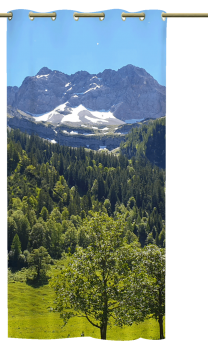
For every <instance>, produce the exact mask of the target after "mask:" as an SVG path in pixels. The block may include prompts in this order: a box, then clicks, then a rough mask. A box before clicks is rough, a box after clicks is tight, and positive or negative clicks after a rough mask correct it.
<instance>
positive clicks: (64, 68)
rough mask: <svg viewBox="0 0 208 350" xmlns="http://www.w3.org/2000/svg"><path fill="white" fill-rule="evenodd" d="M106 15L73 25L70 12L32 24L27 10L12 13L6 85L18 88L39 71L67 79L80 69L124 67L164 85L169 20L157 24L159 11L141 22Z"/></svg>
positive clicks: (95, 70)
mask: <svg viewBox="0 0 208 350" xmlns="http://www.w3.org/2000/svg"><path fill="white" fill-rule="evenodd" d="M100 12H101V11H100ZM104 12H105V19H104V21H100V20H99V19H98V18H80V19H79V21H75V20H74V19H73V13H74V11H69V10H61V11H56V13H57V18H56V20H55V21H52V20H51V19H50V18H35V20H34V21H31V20H30V19H29V17H28V14H29V10H15V11H13V19H12V20H11V21H8V22H7V85H8V86H14V85H16V86H18V87H19V86H20V85H21V84H22V81H23V80H24V78H25V77H26V76H33V75H36V74H37V72H38V71H39V70H40V69H41V68H42V67H48V68H50V69H52V70H59V71H61V72H63V73H67V74H73V73H75V72H77V71H79V70H86V71H88V72H89V73H95V74H97V73H99V72H102V71H103V70H104V69H107V68H110V69H114V70H118V69H119V68H121V67H123V66H125V65H127V64H133V65H135V66H137V67H140V68H144V69H145V70H146V71H147V72H148V73H150V74H151V75H152V76H153V77H154V78H155V79H156V80H157V81H158V82H159V83H160V84H162V85H166V23H167V21H163V20H162V19H161V12H162V11H159V10H148V11H144V12H145V15H146V17H145V20H144V21H140V20H139V19H138V18H127V19H126V21H122V19H121V13H122V12H125V11H123V10H107V11H104ZM140 12H141V11H140Z"/></svg>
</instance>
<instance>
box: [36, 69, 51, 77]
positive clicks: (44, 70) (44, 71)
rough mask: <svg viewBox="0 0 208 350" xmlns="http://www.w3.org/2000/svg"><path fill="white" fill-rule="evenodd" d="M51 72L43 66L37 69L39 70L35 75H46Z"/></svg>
mask: <svg viewBox="0 0 208 350" xmlns="http://www.w3.org/2000/svg"><path fill="white" fill-rule="evenodd" d="M51 72H52V70H51V69H49V68H47V67H43V68H41V69H40V70H39V72H38V73H37V74H36V76H37V75H47V74H50V73H51Z"/></svg>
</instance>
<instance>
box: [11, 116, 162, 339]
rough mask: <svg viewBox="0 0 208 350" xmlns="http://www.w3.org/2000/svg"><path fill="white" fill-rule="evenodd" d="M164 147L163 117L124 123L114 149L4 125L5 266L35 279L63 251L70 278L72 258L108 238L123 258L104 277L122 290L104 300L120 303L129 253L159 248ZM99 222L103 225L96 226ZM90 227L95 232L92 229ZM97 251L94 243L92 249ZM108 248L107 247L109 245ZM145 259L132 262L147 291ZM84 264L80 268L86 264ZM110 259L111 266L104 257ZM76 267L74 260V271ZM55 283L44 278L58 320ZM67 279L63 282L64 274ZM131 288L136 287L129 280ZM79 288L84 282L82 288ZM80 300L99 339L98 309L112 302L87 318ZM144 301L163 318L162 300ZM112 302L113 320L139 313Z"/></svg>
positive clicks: (57, 286) (59, 282) (57, 284)
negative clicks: (126, 127) (57, 140)
mask: <svg viewBox="0 0 208 350" xmlns="http://www.w3.org/2000/svg"><path fill="white" fill-rule="evenodd" d="M164 150H165V118H161V119H160V120H157V121H155V122H153V123H149V124H148V125H144V126H142V127H141V128H134V129H132V131H131V132H130V133H129V134H128V135H127V137H126V141H125V143H122V144H121V148H120V154H119V155H113V154H112V153H110V152H106V151H92V150H89V149H85V148H72V147H67V146H60V145H59V144H52V143H50V142H49V141H46V140H43V139H41V138H40V137H38V136H36V135H31V136H29V135H27V134H26V133H22V132H20V131H19V130H18V129H15V130H13V129H11V130H8V145H7V154H8V162H7V165H8V170H7V172H8V180H7V184H8V264H9V268H10V269H11V270H12V271H17V270H21V269H22V268H27V269H28V271H29V274H28V278H29V279H30V280H31V279H33V280H35V279H36V280H37V279H39V278H40V276H41V274H42V275H44V276H46V272H47V268H48V266H49V265H50V264H56V261H57V260H60V259H64V258H65V257H66V256H69V257H70V259H72V260H71V267H70V268H69V269H70V273H71V274H72V275H73V278H75V279H76V278H77V277H76V273H77V271H78V269H79V268H78V265H79V264H78V261H80V259H83V260H82V261H83V262H84V261H85V263H86V261H92V252H93V249H95V247H96V249H97V250H98V247H100V244H101V241H102V245H101V247H103V246H105V247H106V248H105V250H104V251H105V252H106V249H109V246H107V245H106V244H107V242H108V243H109V242H111V244H112V245H113V244H114V245H115V247H114V249H113V252H116V254H117V255H116V256H120V260H119V261H128V264H127V265H128V268H127V267H126V265H125V266H124V267H123V270H122V272H119V269H120V267H119V266H117V263H115V265H116V266H117V270H116V271H114V272H115V274H114V275H113V277H112V276H111V282H112V280H113V279H114V278H115V275H117V277H116V278H118V276H121V275H122V276H123V277H122V279H120V287H119V288H120V290H122V288H121V285H124V283H125V285H126V286H129V289H128V288H125V290H124V288H123V292H122V294H119V293H118V292H117V294H115V291H113V292H112V295H111V296H110V298H112V299H113V300H114V302H113V303H112V305H114V303H116V302H117V303H118V300H119V299H118V297H120V300H122V298H124V299H125V300H126V305H127V304H128V303H127V300H128V299H129V297H128V296H129V293H131V295H134V294H133V293H134V292H135V290H134V292H133V289H132V288H133V287H132V286H133V282H132V281H130V280H129V278H132V275H131V274H129V271H130V270H131V271H132V266H133V265H134V261H135V259H138V261H140V262H141V261H145V259H146V258H145V257H146V256H147V252H148V254H150V255H151V254H153V253H155V255H154V254H153V255H154V256H163V255H164V248H165V169H164V168H165V151H164ZM95 218H96V220H95ZM95 221H96V223H97V224H95ZM96 225H98V226H96ZM116 225H117V226H116ZM103 227H105V228H106V229H105V230H104V231H103ZM98 232H99V234H101V236H102V237H100V236H99V237H98V236H97V235H96V234H97V233H98ZM106 232H108V234H109V232H111V236H109V235H108V234H107V233H106ZM118 234H119V236H118ZM117 236H118V237H117ZM116 237H117V238H116ZM118 242H120V243H118ZM148 247H152V248H151V249H152V250H151V251H150V250H149V248H148ZM133 248H134V249H133ZM99 249H100V248H99ZM131 249H132V250H131ZM97 250H94V253H93V254H94V256H95V255H96V251H97ZM101 250H102V249H101ZM99 251H100V250H99ZM159 252H160V253H159ZM161 252H162V253H161ZM90 254H91V255H90ZM109 254H110V255H111V254H114V253H112V251H109ZM135 254H136V255H135ZM158 254H159V255H158ZM161 254H162V255H161ZM110 255H109V256H110ZM133 256H134V258H133ZM141 256H142V257H143V258H142V259H141ZM131 257H132V258H131ZM114 258H115V257H114ZM114 258H113V259H114ZM87 259H88V260H87ZM99 259H100V258H99V257H98V260H99ZM116 259H117V258H116ZM106 261H107V260H106ZM106 261H105V263H106V264H107V262H106ZM110 261H111V260H110ZM115 261H117V260H115ZM146 261H148V262H149V263H147V264H146V265H145V264H144V263H141V265H139V266H142V267H141V269H140V270H139V272H138V276H140V278H141V281H142V283H143V286H145V287H144V288H143V290H145V291H146V293H148V295H149V296H151V290H152V289H151V288H152V286H153V284H154V283H155V278H156V277H155V276H153V275H151V274H152V268H151V267H150V265H151V264H150V262H151V258H148V259H147V260H146ZM75 262H76V263H75ZM102 264H103V262H102ZM102 264H101V265H102ZM138 264H139V263H138ZM148 264H149V265H148ZM75 265H76V273H75V268H74V266H75ZM84 266H85V267H86V269H87V266H88V265H87V263H86V264H85V265H84ZM106 266H107V265H106ZM110 266H111V268H112V261H111V263H110ZM148 266H149V267H148ZM81 268H82V267H81V266H80V271H81ZM148 268H149V271H150V272H149V276H150V275H151V276H152V277H151V278H152V280H151V278H150V277H149V279H145V278H146V277H145V276H146V273H147V269H148ZM73 269H74V270H73ZM106 269H107V267H106ZM129 269H130V270H129ZM98 270H99V269H98ZM104 270H105V269H103V265H102V266H101V270H99V272H98V275H100V276H101V275H102V273H103V271H104ZM145 271H146V272H145ZM81 273H83V271H82V272H80V274H81ZM105 273H106V270H105ZM107 275H108V274H107ZM124 276H125V278H124ZM94 278H95V279H94V280H93V281H91V282H89V283H94V284H95V285H96V281H97V277H96V276H94ZM106 281H107V279H106ZM117 282H118V281H117ZM117 282H116V283H117ZM62 283H65V282H64V281H63V279H62V277H61V275H60V277H59V278H58V280H56V281H53V283H52V284H53V287H54V288H55V290H56V292H57V305H58V311H59V312H60V315H61V317H62V318H63V319H64V320H65V321H66V320H67V317H68V316H66V315H67V313H66V312H63V300H61V298H60V293H59V290H60V288H61V286H62ZM68 283H69V284H70V281H69V282H68ZM77 283H82V286H83V285H84V280H83V281H82V282H80V280H79V282H77ZM106 283H107V282H106ZM118 284H119V283H118ZM88 287H89V286H88ZM71 288H72V286H71ZM134 288H138V287H136V286H135V285H134ZM72 289H73V288H72ZM163 289H164V288H163ZM113 290H114V289H113ZM105 292H106V289H105V288H104V290H103V292H102V293H104V294H105ZM140 292H141V291H140ZM86 293H87V287H86V288H85V295H86ZM102 293H101V294H102ZM95 294H96V293H95ZM98 294H99V293H98ZM163 294H164V291H163ZM102 295H103V294H102ZM119 295H120V296H119ZM135 295H136V294H135ZM74 298H75V297H74ZM80 298H81V297H80ZM88 298H89V297H88ZM161 298H162V297H161ZM163 298H164V296H163ZM72 299H73V298H72ZM124 299H123V300H124ZM133 299H134V298H132V300H133ZM150 299H151V297H150ZM73 300H74V299H73ZM80 300H82V301H81V302H80V304H82V309H81V311H82V313H84V314H85V317H86V318H87V320H88V321H89V322H91V323H94V321H92V319H93V320H99V322H100V325H99V322H98V323H96V324H95V323H94V325H95V326H97V327H98V328H100V331H101V338H103V339H106V331H107V323H108V322H107V321H108V317H109V316H108V315H107V311H106V310H108V311H109V310H110V311H109V312H110V314H112V310H114V308H112V307H110V306H109V308H108V307H107V306H106V307H105V308H104V311H103V310H102V313H101V314H102V315H101V314H100V313H99V314H96V313H95V314H94V313H92V315H91V316H92V318H90V315H88V314H87V312H86V310H87V309H90V306H89V305H88V304H86V300H84V299H80ZM116 300H117V301H116ZM137 302H138V301H137ZM93 303H95V302H94V301H93ZM132 303H133V301H132ZM150 304H151V303H150ZM150 304H148V305H149V306H147V305H146V310H148V312H149V314H151V315H153V314H154V313H155V317H156V319H158V317H159V315H160V316H161V315H162V318H163V316H164V305H163V311H162V312H160V311H158V310H157V311H155V304H154V303H153V302H152V306H151V307H150ZM163 304H164V302H163ZM70 305H71V306H70V307H72V306H73V307H74V310H76V309H77V305H75V304H73V302H72V301H71V304H70ZM133 305H134V306H133ZM135 305H136V300H135V301H134V304H132V305H129V304H128V310H132V307H135ZM161 305H162V302H161V303H160V305H159V308H161V307H162V306H161ZM117 306H118V304H117ZM115 309H116V308H115ZM117 309H119V310H120V311H119V312H120V313H119V312H118V311H116V310H115V313H114V314H112V317H115V318H116V319H117V320H118V324H119V325H121V326H122V325H123V324H129V325H130V324H132V323H133V322H134V321H135V322H136V321H138V322H140V321H142V320H144V319H145V317H146V316H147V314H142V313H141V310H138V315H140V316H138V317H137V318H136V319H134V317H133V311H132V314H131V315H130V313H129V316H128V317H127V318H126V317H124V314H122V312H124V309H122V308H117ZM103 312H104V314H105V315H106V317H105V322H104V323H105V324H104V323H103V321H102V320H103ZM129 312H130V311H129ZM77 315H78V314H77V313H75V314H73V315H72V314H71V313H70V314H69V317H68V318H70V317H72V316H73V317H74V316H77ZM122 315H123V316H122ZM158 320H159V325H160V335H161V338H163V330H162V329H161V327H162V319H161V318H160V319H158ZM106 322H107V323H106Z"/></svg>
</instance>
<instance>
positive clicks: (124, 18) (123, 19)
mask: <svg viewBox="0 0 208 350" xmlns="http://www.w3.org/2000/svg"><path fill="white" fill-rule="evenodd" d="M121 19H122V21H125V20H126V17H124V16H123V13H122V14H121Z"/></svg>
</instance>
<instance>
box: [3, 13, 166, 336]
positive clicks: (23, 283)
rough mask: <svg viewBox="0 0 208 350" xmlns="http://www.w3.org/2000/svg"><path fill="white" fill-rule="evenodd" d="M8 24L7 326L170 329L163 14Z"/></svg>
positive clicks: (23, 17)
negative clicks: (167, 314)
mask: <svg viewBox="0 0 208 350" xmlns="http://www.w3.org/2000/svg"><path fill="white" fill-rule="evenodd" d="M103 12H104V13H105V17H104V19H102V20H99V18H79V20H78V21H76V20H75V19H74V18H73V14H74V11H69V10H63V11H57V12H56V14H57V16H56V19H55V20H53V21H52V20H51V18H34V20H30V18H29V17H28V15H29V11H28V10H15V11H13V18H12V20H11V21H8V27H7V107H8V108H7V135H8V145H7V149H8V163H7V164H8V180H7V185H8V247H7V250H8V337H10V338H27V339H56V338H71V337H80V336H87V337H94V338H101V339H107V340H133V339H138V338H145V339H163V338H164V337H165V138H166V132H165V123H166V21H163V20H162V18H161V13H162V11H160V10H148V11H145V10H144V11H140V12H144V13H145V18H144V19H143V20H140V19H139V18H126V20H125V21H123V20H122V18H121V14H122V12H124V11H123V10H108V11H103Z"/></svg>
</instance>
